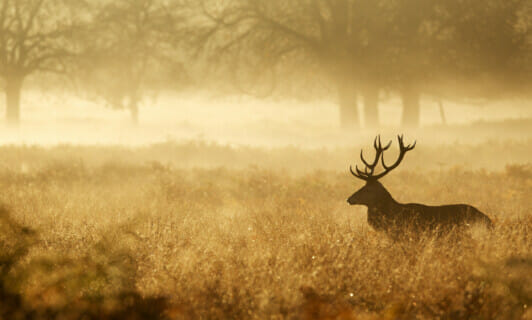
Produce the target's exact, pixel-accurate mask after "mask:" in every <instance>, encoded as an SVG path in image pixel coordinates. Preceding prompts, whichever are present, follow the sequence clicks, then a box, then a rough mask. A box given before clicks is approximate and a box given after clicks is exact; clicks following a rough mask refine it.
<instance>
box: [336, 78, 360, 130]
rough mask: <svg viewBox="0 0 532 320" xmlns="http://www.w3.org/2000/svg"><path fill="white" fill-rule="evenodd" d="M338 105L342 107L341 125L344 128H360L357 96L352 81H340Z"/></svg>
mask: <svg viewBox="0 0 532 320" xmlns="http://www.w3.org/2000/svg"><path fill="white" fill-rule="evenodd" d="M338 105H339V107H340V125H341V126H342V128H357V127H359V125H360V120H359V116H358V104H357V95H356V91H355V88H354V85H353V84H352V82H351V81H339V83H338Z"/></svg>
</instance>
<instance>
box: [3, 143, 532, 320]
mask: <svg viewBox="0 0 532 320" xmlns="http://www.w3.org/2000/svg"><path fill="white" fill-rule="evenodd" d="M530 147H531V145H530V142H527V141H525V142H523V141H521V142H516V141H513V142H512V141H507V142H504V143H499V144H495V145H494V144H492V143H484V144H479V145H475V146H472V147H470V148H467V147H465V146H463V145H446V146H442V147H441V151H440V154H441V155H442V156H444V157H445V156H446V155H447V156H448V159H452V164H443V165H430V163H432V162H433V161H434V159H433V158H434V155H433V154H434V152H433V151H432V150H423V148H422V147H421V148H420V151H419V153H417V154H416V151H417V149H416V151H412V152H411V154H409V155H408V156H407V159H405V161H404V162H405V165H404V167H400V168H399V169H397V170H396V172H393V173H391V174H389V176H387V177H386V178H385V179H383V181H382V182H383V184H384V185H385V186H386V187H387V188H388V190H389V191H390V192H391V194H392V195H393V196H394V197H395V198H396V200H398V201H401V202H421V203H426V204H434V205H436V204H448V203H468V204H471V205H474V206H475V207H477V208H478V209H480V210H481V211H483V212H485V213H486V214H487V215H489V216H490V217H491V218H492V219H493V221H494V223H495V228H494V230H493V231H491V232H490V231H487V230H484V229H482V228H473V229H471V230H470V231H469V232H467V233H466V234H459V233H451V234H449V235H447V236H445V237H443V238H435V237H431V236H430V235H428V236H425V237H423V238H422V239H421V240H415V238H414V237H412V240H411V241H404V242H399V243H398V242H393V241H391V240H390V239H388V238H387V237H386V236H385V235H383V234H380V233H377V232H374V231H373V230H372V229H371V228H370V227H369V226H368V225H367V223H366V220H365V219H366V213H365V209H364V208H362V207H349V206H348V205H347V203H346V199H347V197H348V196H349V195H350V194H352V193H353V192H354V191H356V190H357V189H358V188H360V187H361V186H362V182H361V181H357V180H356V179H354V178H353V177H352V176H350V175H349V174H348V173H347V170H346V169H347V165H348V164H349V162H351V161H356V157H357V154H358V152H356V151H354V149H353V150H351V149H350V150H344V149H330V150H324V149H319V150H301V149H297V148H289V149H261V148H231V147H225V146H220V145H210V144H204V143H189V144H176V143H166V144H161V145H156V146H150V147H145V148H134V149H131V148H124V147H96V146H94V147H74V146H70V147H69V146H60V147H53V148H37V147H15V146H13V147H3V148H1V150H0V157H1V158H2V160H3V162H2V164H3V166H2V168H0V185H1V190H2V193H1V194H0V204H1V205H2V207H3V209H2V211H1V214H0V227H1V228H2V229H1V230H2V232H1V233H0V246H1V247H0V248H2V251H1V255H0V258H1V260H0V296H2V298H3V299H0V301H4V302H0V318H5V319H16V318H22V317H24V316H28V315H30V316H32V317H34V318H43V319H48V318H61V319H77V318H79V317H80V316H81V315H82V314H85V315H86V316H87V317H89V316H92V317H95V318H108V319H111V318H113V317H115V318H135V317H136V318H143V317H151V318H153V317H155V316H160V317H162V318H169V319H181V318H185V319H186V318H219V319H228V318H233V319H246V318H249V319H258V318H261V319H262V318H277V319H285V318H287V319H413V318H422V319H434V318H448V319H471V318H478V319H487V318H490V319H491V318H495V319H520V318H522V319H530V318H531V317H532V313H531V311H530V306H531V305H532V303H531V302H532V301H531V300H532V283H531V278H530V274H531V273H532V239H531V235H530V229H531V227H532V215H531V212H532V211H531V209H532V200H531V197H530V194H531V191H532V169H531V167H530V164H526V161H522V162H523V164H519V163H518V162H519V161H516V163H514V164H512V163H511V162H510V161H507V160H506V159H507V158H505V157H504V156H501V153H503V154H504V152H505V151H506V152H507V153H510V154H515V155H516V156H518V155H519V152H522V153H523V157H525V156H526V155H527V153H526V152H527V151H522V150H523V148H524V150H530ZM433 148H437V146H433ZM497 148H498V151H494V149H497ZM349 152H351V156H350V157H349V158H348V157H347V154H348V153H349ZM392 152H393V151H392ZM479 154H481V155H483V156H482V157H481V158H482V159H480V161H484V163H485V165H482V166H480V167H479V166H478V165H474V164H473V161H472V160H471V159H473V158H474V157H478V155H479ZM452 155H454V157H453V156H452ZM490 156H492V158H491V159H485V158H486V157H488V158H489V157H490ZM213 159H216V160H213ZM327 159H328V160H327ZM342 159H343V160H342ZM525 159H526V158H525ZM424 163H428V165H426V166H424V165H423V164H424ZM460 163H465V165H461V164H460ZM504 163H507V164H504Z"/></svg>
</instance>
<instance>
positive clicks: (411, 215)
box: [347, 137, 492, 236]
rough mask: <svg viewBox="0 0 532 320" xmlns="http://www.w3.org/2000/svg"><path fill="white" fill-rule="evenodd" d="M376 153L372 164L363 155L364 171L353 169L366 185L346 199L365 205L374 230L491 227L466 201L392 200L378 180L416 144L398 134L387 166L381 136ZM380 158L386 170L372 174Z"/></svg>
mask: <svg viewBox="0 0 532 320" xmlns="http://www.w3.org/2000/svg"><path fill="white" fill-rule="evenodd" d="M374 145H375V149H376V155H375V160H374V161H373V163H368V162H367V161H366V160H365V159H364V157H363V155H362V154H361V159H362V161H363V162H364V164H365V165H366V168H365V170H364V171H361V170H359V169H358V168H356V172H354V171H353V170H352V169H351V173H352V174H353V175H354V176H355V177H357V178H359V179H362V180H364V181H366V185H365V186H364V187H362V188H361V189H360V190H358V191H357V192H355V193H354V194H353V195H352V196H351V197H349V199H348V200H347V202H348V203H349V204H351V205H364V206H366V207H367V208H368V224H369V225H370V226H371V227H373V228H374V229H375V230H377V231H384V232H386V233H388V234H390V235H393V236H395V235H397V233H398V232H400V231H405V230H406V229H408V230H412V231H430V230H436V229H438V230H447V229H450V228H452V227H455V226H467V225H472V224H476V223H481V224H484V225H485V226H488V227H491V226H492V222H491V220H490V219H489V218H488V217H487V216H486V215H485V214H484V213H482V212H480V211H479V210H478V209H476V208H474V207H472V206H470V205H466V204H454V205H444V206H427V205H423V204H418V203H408V204H402V203H399V202H397V201H395V200H394V199H393V197H392V196H391V194H390V193H389V192H388V190H386V188H384V186H383V185H382V184H381V183H380V182H379V181H377V179H379V178H381V177H383V176H384V175H386V174H387V173H388V172H390V171H391V170H393V169H394V168H395V167H397V166H398V165H399V163H400V162H401V161H402V159H403V157H404V155H405V153H406V152H407V151H409V150H412V149H413V148H414V146H415V144H414V145H413V146H406V147H405V146H404V144H403V140H402V137H399V147H400V155H399V159H398V160H397V161H396V162H395V164H394V165H392V166H390V167H388V166H386V164H385V163H384V159H383V157H382V153H383V152H384V151H385V150H387V149H388V148H389V147H390V144H388V145H387V146H386V147H382V144H381V142H380V138H378V140H377V139H375V144H374ZM379 160H381V161H382V166H383V167H384V168H385V171H384V172H383V173H381V174H379V175H374V174H373V173H374V170H375V167H376V166H377V164H378V162H379Z"/></svg>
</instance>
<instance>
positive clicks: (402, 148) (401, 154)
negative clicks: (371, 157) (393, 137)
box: [374, 135, 416, 179]
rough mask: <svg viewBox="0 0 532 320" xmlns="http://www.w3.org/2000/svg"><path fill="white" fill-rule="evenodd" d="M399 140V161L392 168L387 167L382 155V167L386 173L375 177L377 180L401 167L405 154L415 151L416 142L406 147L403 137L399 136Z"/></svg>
mask: <svg viewBox="0 0 532 320" xmlns="http://www.w3.org/2000/svg"><path fill="white" fill-rule="evenodd" d="M397 140H398V142H399V157H398V158H397V160H396V161H395V163H394V164H392V165H391V166H387V165H386V163H385V162H384V154H382V155H381V163H382V167H383V168H384V172H382V173H381V174H379V175H377V176H374V178H375V179H380V178H382V177H384V176H385V175H386V174H388V172H390V171H392V170H393V169H395V168H397V166H399V164H400V163H401V161H403V158H404V156H405V154H406V153H407V152H408V151H410V150H412V149H414V147H415V146H416V142H414V143H413V144H412V145H407V146H406V147H405V145H404V142H403V135H398V136H397Z"/></svg>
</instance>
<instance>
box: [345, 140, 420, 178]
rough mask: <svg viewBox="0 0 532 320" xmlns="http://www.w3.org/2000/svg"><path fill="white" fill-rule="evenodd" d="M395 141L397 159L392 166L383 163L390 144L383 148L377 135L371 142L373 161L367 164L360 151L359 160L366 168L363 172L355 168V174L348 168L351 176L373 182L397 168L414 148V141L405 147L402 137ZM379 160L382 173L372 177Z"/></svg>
mask: <svg viewBox="0 0 532 320" xmlns="http://www.w3.org/2000/svg"><path fill="white" fill-rule="evenodd" d="M397 140H398V141H399V158H397V161H395V163H394V164H393V165H391V166H389V167H388V166H387V165H386V163H385V162H384V151H386V150H388V148H390V146H391V144H392V142H391V141H390V142H389V143H388V144H387V145H386V146H385V147H383V146H382V143H381V137H380V135H379V136H377V137H376V138H375V141H374V142H373V147H374V148H375V160H373V162H372V163H369V162H367V161H366V159H364V156H363V152H362V151H360V159H362V162H363V163H364V165H365V166H366V167H365V168H364V171H361V170H359V169H358V166H355V170H356V172H354V171H353V168H352V167H351V166H350V167H349V171H351V174H352V175H354V176H355V177H357V178H359V179H362V180H365V181H369V180H372V181H375V180H378V179H380V178H382V177H384V176H385V175H387V174H388V173H389V172H390V171H392V170H393V169H395V168H397V166H399V164H400V163H401V161H403V158H404V156H405V154H406V153H407V152H408V151H410V150H412V149H414V148H415V147H416V141H414V143H413V144H412V145H407V146H405V145H404V142H403V136H402V135H400V136H397ZM379 158H380V159H381V163H382V167H383V168H384V172H382V173H379V174H377V175H374V172H375V168H376V167H377V164H378V163H379Z"/></svg>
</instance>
